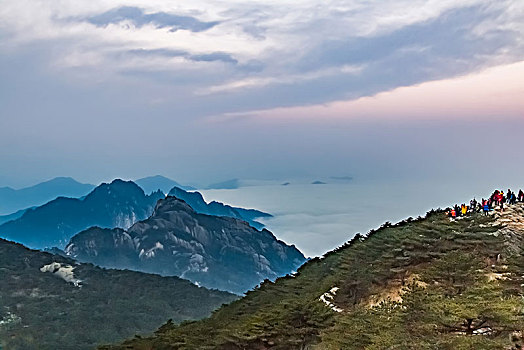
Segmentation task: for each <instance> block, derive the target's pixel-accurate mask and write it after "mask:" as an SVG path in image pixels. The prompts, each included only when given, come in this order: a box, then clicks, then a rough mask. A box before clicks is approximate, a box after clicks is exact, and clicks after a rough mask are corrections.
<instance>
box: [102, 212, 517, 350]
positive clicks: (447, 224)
mask: <svg viewBox="0 0 524 350" xmlns="http://www.w3.org/2000/svg"><path fill="white" fill-rule="evenodd" d="M523 275H524V205H523V204H522V203H518V204H515V205H511V206H505V208H504V211H500V209H498V208H497V211H496V212H491V213H490V214H489V215H487V216H486V215H483V214H482V213H478V212H474V213H470V214H468V215H467V216H464V217H460V218H458V219H450V218H449V217H448V215H447V211H444V210H440V209H437V210H432V211H430V212H428V213H427V215H426V216H425V217H424V218H422V217H419V218H417V219H413V218H408V219H406V220H403V221H401V222H399V223H397V224H391V223H389V222H386V223H385V224H383V225H382V226H381V227H380V228H379V229H377V230H371V231H370V232H369V233H368V234H367V235H366V236H362V235H356V236H355V237H354V238H353V239H352V240H351V241H349V242H348V243H346V244H345V245H343V246H341V247H339V248H337V249H335V250H333V251H331V252H328V253H326V254H325V255H324V256H323V257H319V258H314V259H312V260H310V261H308V262H307V263H305V264H304V265H303V266H302V267H300V268H299V269H298V271H297V272H296V273H295V274H293V275H288V276H286V277H282V278H279V279H277V280H276V281H275V282H274V283H273V282H270V281H265V282H264V283H262V284H261V285H260V286H259V287H258V288H256V289H255V290H254V291H250V292H248V293H247V294H246V296H245V297H244V298H242V299H239V300H237V301H235V302H233V303H231V304H230V305H228V306H224V307H222V308H220V309H219V310H217V311H216V312H214V313H213V315H212V316H211V317H210V318H207V319H204V320H201V321H198V322H191V323H185V324H182V325H178V326H176V325H173V324H171V323H169V322H168V323H166V324H165V325H164V326H162V327H161V328H160V329H159V330H158V331H157V332H156V333H155V334H154V335H152V336H150V337H146V338H142V339H134V340H128V341H126V342H124V343H123V344H121V345H113V346H103V347H101V349H113V350H120V349H145V348H169V349H200V348H212V349H222V350H230V349H235V350H236V349H238V350H240V349H260V350H265V349H272V350H284V349H285V350H289V349H291V350H293V349H297V350H298V349H312V350H316V349H318V350H320V349H322V350H324V349H327V350H331V349H333V350H334V349H355V350H357V349H390V348H401V349H449V350H451V349H517V348H521V347H522V346H523V339H522V336H521V335H522V330H523V329H524V316H523V315H522V314H521V313H520V312H519V310H520V309H521V308H522V306H521V305H522V304H521V295H522V294H524V290H523V285H524V284H523V282H524V278H523V277H522V276H523Z"/></svg>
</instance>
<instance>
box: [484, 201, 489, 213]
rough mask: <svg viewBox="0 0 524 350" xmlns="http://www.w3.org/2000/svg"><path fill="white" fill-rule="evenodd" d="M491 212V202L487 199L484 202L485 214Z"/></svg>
mask: <svg viewBox="0 0 524 350" xmlns="http://www.w3.org/2000/svg"><path fill="white" fill-rule="evenodd" d="M488 214H489V204H488V201H486V202H485V203H484V215H486V216H487V215H488Z"/></svg>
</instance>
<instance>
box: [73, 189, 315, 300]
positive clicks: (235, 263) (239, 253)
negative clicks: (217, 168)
mask: <svg viewBox="0 0 524 350" xmlns="http://www.w3.org/2000/svg"><path fill="white" fill-rule="evenodd" d="M175 192H177V193H180V191H179V190H177V191H175ZM186 195H187V194H186ZM194 196H195V197H196V195H194ZM204 203H205V202H204ZM204 209H205V208H204ZM231 209H233V208H231ZM65 251H66V253H67V254H68V255H69V256H71V257H73V258H75V259H78V260H80V261H85V262H92V263H94V264H97V265H100V266H106V267H114V268H126V269H132V270H139V271H144V272H151V273H159V274H161V275H175V276H180V277H182V278H187V279H189V280H191V281H193V282H195V283H198V284H199V285H203V286H206V287H209V288H218V289H222V290H227V291H231V292H234V293H243V292H245V291H247V290H249V289H251V288H253V287H254V286H256V285H257V284H259V283H260V282H261V281H263V280H264V279H275V278H276V277H279V276H282V275H285V274H287V273H290V272H292V271H294V270H295V269H297V268H298V267H299V266H300V265H301V264H302V263H303V262H304V261H305V258H304V256H303V255H302V253H301V252H300V251H299V250H298V249H296V248H295V247H294V246H288V245H286V244H285V243H284V242H282V241H279V240H277V239H276V238H275V236H273V234H272V233H271V232H269V231H267V230H265V229H264V230H262V231H258V230H256V229H255V228H253V227H251V226H249V224H248V223H247V222H245V221H243V220H239V219H236V218H231V217H219V216H211V215H205V214H199V213H197V212H196V211H195V210H194V209H193V208H191V206H189V205H188V204H187V203H186V202H184V201H183V200H181V199H178V198H176V197H171V196H170V197H167V198H165V199H163V200H160V201H159V202H158V204H157V206H156V208H155V210H154V212H153V214H152V215H151V217H150V218H148V219H147V220H144V221H140V222H137V223H136V224H134V225H133V226H131V227H130V228H129V229H127V230H122V229H118V228H117V229H112V230H111V229H102V228H98V227H93V228H90V229H87V230H85V231H83V232H80V233H79V234H77V235H75V236H74V237H73V238H72V239H71V241H70V242H69V244H68V245H67V247H66V249H65Z"/></svg>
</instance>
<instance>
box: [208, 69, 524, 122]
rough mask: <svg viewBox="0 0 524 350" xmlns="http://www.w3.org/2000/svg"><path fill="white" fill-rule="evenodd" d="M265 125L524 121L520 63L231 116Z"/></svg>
mask: <svg viewBox="0 0 524 350" xmlns="http://www.w3.org/2000/svg"><path fill="white" fill-rule="evenodd" d="M242 116H244V117H245V116H248V117H251V118H257V119H258V118H262V119H266V120H268V119H269V120H271V119H278V120H282V119H284V120H289V119H301V120H326V119H368V118H377V119H422V120H424V119H430V120H431V119H445V118H451V119H454V118H461V119H473V118H475V119H485V118H524V61H521V62H518V63H514V64H509V65H502V66H497V67H494V68H490V69H487V70H484V71H481V72H478V73H475V74H471V75H467V76H462V77H458V78H453V79H445V80H438V81H430V82H426V83H423V84H419V85H414V86H408V87H401V88H397V89H394V90H391V91H387V92H382V93H379V94H377V95H374V96H370V97H362V98H359V99H356V100H350V101H336V102H332V103H328V104H321V105H312V106H300V107H288V108H275V109H269V110H260V111H252V112H247V113H231V114H226V115H222V116H220V117H218V118H217V119H216V120H225V119H226V120H227V119H230V118H232V119H237V118H241V117H242Z"/></svg>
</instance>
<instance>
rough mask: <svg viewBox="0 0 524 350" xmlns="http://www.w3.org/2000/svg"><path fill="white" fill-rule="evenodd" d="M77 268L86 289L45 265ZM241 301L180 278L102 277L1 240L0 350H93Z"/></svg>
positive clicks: (105, 273) (115, 273)
mask: <svg viewBox="0 0 524 350" xmlns="http://www.w3.org/2000/svg"><path fill="white" fill-rule="evenodd" d="M53 262H58V263H61V264H64V265H72V266H74V271H73V272H74V277H75V278H76V279H80V280H81V281H82V282H81V284H80V285H81V286H80V287H79V286H75V285H74V284H73V283H69V282H66V281H65V280H64V279H62V278H60V277H59V276H57V275H56V274H54V273H52V272H41V271H40V268H41V267H42V266H44V265H48V264H51V263H53ZM234 299H236V296H234V295H232V294H229V293H226V292H220V291H216V290H214V291H213V290H208V289H205V288H199V287H197V286H195V285H193V284H192V283H190V282H189V281H186V280H182V279H180V278H177V277H161V276H158V275H150V274H145V273H140V272H132V271H120V270H111V269H102V268H98V267H95V266H93V265H91V264H76V263H75V262H74V261H72V260H70V259H68V258H64V257H61V256H57V255H51V254H48V253H44V252H40V251H35V250H29V249H27V248H25V247H23V246H22V245H19V244H16V243H12V242H8V241H5V240H1V239H0V349H1V348H3V349H6V350H15V349H20V350H29V349H53V350H55V349H60V350H66V349H75V350H76V349H92V348H95V347H96V346H97V345H99V344H104V343H111V342H117V341H122V340H123V339H125V338H128V337H131V336H134V335H135V334H137V333H142V334H145V333H151V332H152V331H153V330H155V329H157V328H158V327H159V326H160V325H161V324H162V323H164V322H165V321H166V319H173V320H174V321H175V322H180V321H182V320H187V319H192V320H194V319H198V318H202V317H206V316H208V315H209V314H210V313H211V311H212V310H214V309H216V308H217V307H219V306H220V305H221V304H223V303H227V302H230V301H232V300H234Z"/></svg>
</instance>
